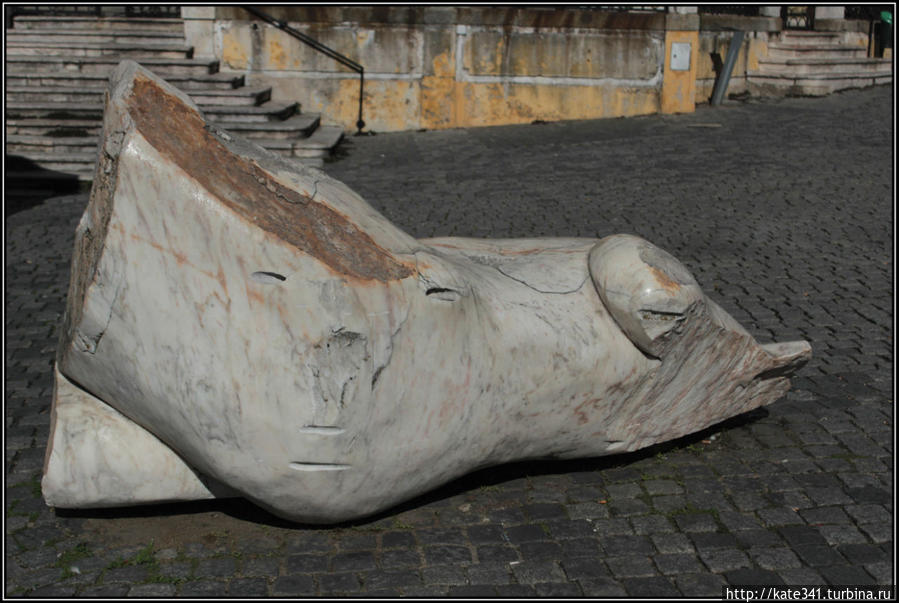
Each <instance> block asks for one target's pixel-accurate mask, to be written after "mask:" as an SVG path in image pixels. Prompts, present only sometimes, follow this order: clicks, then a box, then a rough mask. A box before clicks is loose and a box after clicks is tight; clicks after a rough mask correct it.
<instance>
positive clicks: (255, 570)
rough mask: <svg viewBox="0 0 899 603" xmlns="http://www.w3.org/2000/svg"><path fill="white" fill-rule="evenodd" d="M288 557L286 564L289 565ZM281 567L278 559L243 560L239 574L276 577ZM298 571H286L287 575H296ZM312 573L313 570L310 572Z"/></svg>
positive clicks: (258, 558) (257, 558)
mask: <svg viewBox="0 0 899 603" xmlns="http://www.w3.org/2000/svg"><path fill="white" fill-rule="evenodd" d="M289 559H290V558H289V557H288V563H289ZM280 565H281V561H280V559H277V558H274V557H255V558H250V559H244V560H243V561H242V562H241V564H240V573H241V574H243V575H244V576H264V577H269V576H277V575H278V573H279V571H278V570H279V568H280ZM299 571H300V570H296V571H295V572H294V571H288V572H287V573H289V574H292V573H297V572H299ZM310 571H314V570H310Z"/></svg>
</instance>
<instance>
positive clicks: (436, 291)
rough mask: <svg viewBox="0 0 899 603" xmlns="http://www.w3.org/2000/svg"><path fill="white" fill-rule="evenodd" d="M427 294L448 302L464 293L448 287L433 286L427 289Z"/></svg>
mask: <svg viewBox="0 0 899 603" xmlns="http://www.w3.org/2000/svg"><path fill="white" fill-rule="evenodd" d="M425 295H427V296H428V297H430V298H433V299H439V300H441V301H448V302H454V301H456V300H458V299H459V298H460V297H462V294H461V293H459V292H458V291H456V290H455V289H447V288H446V287H431V288H430V289H428V290H427V291H425Z"/></svg>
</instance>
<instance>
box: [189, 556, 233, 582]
mask: <svg viewBox="0 0 899 603" xmlns="http://www.w3.org/2000/svg"><path fill="white" fill-rule="evenodd" d="M196 573H197V575H198V576H203V577H204V578H205V577H231V576H233V575H234V574H235V573H237V562H236V561H235V560H234V558H233V557H221V558H217V559H202V560H200V562H199V563H198V564H197V571H196Z"/></svg>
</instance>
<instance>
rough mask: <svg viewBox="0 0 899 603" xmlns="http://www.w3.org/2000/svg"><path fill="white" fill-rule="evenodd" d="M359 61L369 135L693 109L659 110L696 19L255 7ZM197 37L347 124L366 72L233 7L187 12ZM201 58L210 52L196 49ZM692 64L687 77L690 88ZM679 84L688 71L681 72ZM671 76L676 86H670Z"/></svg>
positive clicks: (235, 67)
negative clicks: (681, 37) (679, 38)
mask: <svg viewBox="0 0 899 603" xmlns="http://www.w3.org/2000/svg"><path fill="white" fill-rule="evenodd" d="M259 9H260V10H263V11H265V12H267V13H269V14H271V15H272V16H274V17H275V18H277V19H280V20H282V21H285V22H287V23H288V24H289V25H290V26H291V27H293V28H295V29H297V30H299V31H301V32H303V33H306V34H307V35H309V36H311V37H313V38H315V39H316V40H318V41H320V42H321V43H323V44H325V45H326V46H329V47H331V48H333V49H335V50H337V51H338V52H340V53H342V54H344V55H346V56H347V57H349V58H351V59H353V60H355V61H357V62H359V63H361V64H362V65H363V66H364V67H365V96H364V119H365V121H366V124H367V128H369V129H372V130H375V131H391V130H409V129H419V128H428V129H436V128H449V127H465V126H482V125H497V124H511V123H527V122H531V121H534V120H538V119H539V120H547V121H549V120H561V119H588V118H598V117H619V116H630V115H644V114H651V113H656V112H658V111H660V110H665V111H692V110H693V94H692V92H691V93H689V94H688V95H687V96H689V98H686V97H685V95H684V90H683V89H680V88H682V86H680V87H679V89H678V90H677V91H676V94H675V96H676V98H675V101H674V102H673V103H672V102H668V103H663V102H662V97H663V95H665V94H667V92H666V91H665V90H663V81H664V79H665V61H664V57H665V49H666V37H668V36H669V35H670V34H671V32H677V31H687V32H688V34H687V35H688V36H693V37H695V34H696V30H697V29H698V27H697V26H698V16H697V15H677V14H671V15H666V14H663V13H654V12H646V13H604V12H599V11H592V10H576V9H555V8H550V9H540V8H511V9H495V8H491V7H471V8H460V7H388V6H381V7H338V6H328V7H308V6H272V7H266V6H261V7H259ZM183 12H184V14H185V18H186V20H187V24H188V25H186V27H185V29H186V31H187V32H188V36H189V40H190V42H191V43H192V44H194V45H195V46H196V47H197V48H198V49H205V50H206V51H207V52H209V53H211V54H213V55H214V56H216V57H217V58H219V59H220V60H221V69H222V71H233V72H240V73H247V74H248V82H247V83H248V84H250V85H265V86H272V87H273V95H272V98H273V99H274V100H297V101H299V102H300V103H301V104H302V108H303V110H304V111H310V112H320V113H322V118H323V121H325V122H327V123H337V124H340V125H343V126H344V127H345V128H346V129H347V130H352V129H353V127H354V124H355V122H356V118H357V111H358V98H359V97H358V93H359V77H358V75H357V74H355V73H354V72H352V71H351V70H350V69H348V68H346V67H344V66H342V65H340V64H339V63H338V62H336V61H334V60H333V59H330V58H328V57H327V56H325V55H323V54H320V53H318V52H316V51H315V50H313V49H312V48H310V47H308V46H306V45H305V44H303V43H302V42H300V41H299V40H296V39H295V38H293V37H291V36H290V35H288V34H287V33H284V32H282V31H280V30H278V29H277V28H275V27H273V26H271V25H268V24H266V23H265V22H263V21H260V20H256V19H254V18H253V17H252V16H251V15H250V14H249V13H247V12H246V11H244V10H242V9H240V8H238V7H236V6H224V7H214V8H213V7H199V8H191V7H185V8H184V11H183ZM198 54H202V52H198ZM693 54H694V60H693V61H692V62H691V71H690V75H691V77H690V78H689V79H690V80H691V81H692V67H693V65H694V64H695V53H693ZM682 77H683V76H682ZM674 79H675V78H672V81H673V80H674Z"/></svg>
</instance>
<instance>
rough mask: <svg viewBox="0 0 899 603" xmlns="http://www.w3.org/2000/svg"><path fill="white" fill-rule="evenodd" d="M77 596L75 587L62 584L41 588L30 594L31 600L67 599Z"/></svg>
mask: <svg viewBox="0 0 899 603" xmlns="http://www.w3.org/2000/svg"><path fill="white" fill-rule="evenodd" d="M74 594H75V587H74V586H66V585H62V584H51V585H48V586H41V587H38V588H36V589H34V590H33V591H31V592H30V593H28V597H29V598H39V599H43V598H67V597H71V596H73V595H74Z"/></svg>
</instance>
